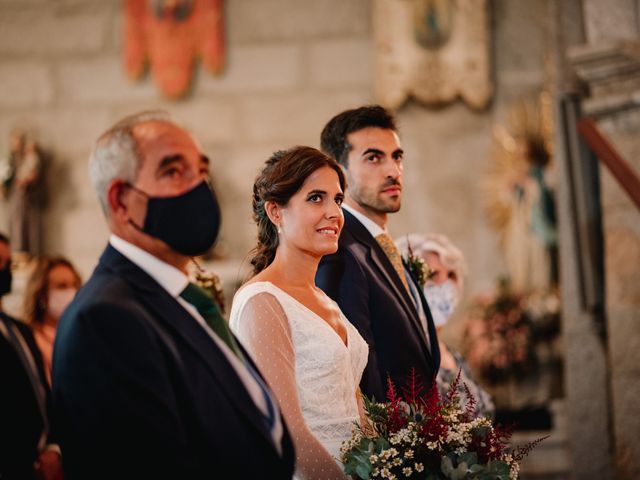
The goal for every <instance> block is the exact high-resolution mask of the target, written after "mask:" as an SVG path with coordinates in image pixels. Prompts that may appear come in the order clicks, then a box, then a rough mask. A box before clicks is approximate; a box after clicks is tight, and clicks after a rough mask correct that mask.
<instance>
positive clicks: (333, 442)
mask: <svg viewBox="0 0 640 480" xmlns="http://www.w3.org/2000/svg"><path fill="white" fill-rule="evenodd" d="M341 317H342V322H343V323H344V326H345V328H346V330H347V344H346V345H345V343H344V342H343V341H342V339H341V338H340V336H339V335H338V334H337V333H336V332H335V331H334V330H333V328H332V327H331V326H330V325H329V324H328V323H327V322H325V321H324V320H323V319H322V318H321V317H319V316H318V315H317V314H315V313H314V312H313V311H311V310H310V309H309V308H307V307H306V306H304V305H303V304H301V303H300V302H298V301H297V300H296V299H295V298H293V297H292V296H290V295H289V294H288V293H286V292H285V291H284V290H282V289H280V288H278V287H276V286H275V285H274V284H272V283H270V282H255V283H251V284H248V285H246V286H244V287H243V288H242V289H241V290H240V291H239V292H238V293H237V294H236V296H235V297H234V299H233V306H232V308H231V319H230V326H231V329H232V330H233V332H234V333H235V334H236V336H237V337H238V339H239V340H240V342H242V344H243V346H244V347H245V348H246V349H247V350H248V351H249V353H250V354H251V356H252V358H253V359H254V361H255V362H256V364H257V365H258V367H259V369H260V371H261V372H262V373H263V375H264V376H265V378H266V379H267V381H268V383H269V384H270V386H271V388H272V389H273V391H274V393H275V394H276V396H277V397H278V400H279V402H280V405H281V408H282V411H283V412H284V413H285V420H286V422H287V426H288V427H289V430H290V431H291V432H292V434H293V436H294V438H295V439H296V445H295V446H296V454H297V462H296V464H297V468H296V472H297V474H296V478H301V477H303V476H304V477H305V478H314V479H320V478H327V479H328V478H333V479H335V478H344V477H343V474H342V473H341V468H340V467H339V466H338V464H337V463H336V461H339V460H338V459H339V457H340V453H339V452H340V446H341V444H342V442H343V441H344V440H346V439H348V438H350V437H351V432H352V428H353V425H354V422H356V421H358V420H359V414H358V402H357V400H356V398H357V397H356V395H357V389H358V385H359V383H360V377H361V376H362V372H363V370H364V368H365V366H366V363H367V358H368V353H369V347H368V345H367V343H366V342H365V341H364V340H363V338H362V337H361V336H360V334H359V333H358V331H357V330H356V329H355V327H353V325H351V323H349V321H347V319H346V318H345V317H344V315H342V314H341ZM323 447H324V449H326V451H328V452H329V453H330V455H331V456H332V457H333V460H331V457H329V456H328V455H327V454H326V451H323ZM323 459H327V461H323ZM301 472H304V473H301ZM337 475H339V476H337Z"/></svg>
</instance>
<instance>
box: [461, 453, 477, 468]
mask: <svg viewBox="0 0 640 480" xmlns="http://www.w3.org/2000/svg"><path fill="white" fill-rule="evenodd" d="M458 461H459V462H465V463H466V464H467V465H474V464H476V463H478V455H477V454H476V452H465V453H461V454H460V456H459V457H458Z"/></svg>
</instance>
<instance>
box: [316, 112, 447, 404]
mask: <svg viewBox="0 0 640 480" xmlns="http://www.w3.org/2000/svg"><path fill="white" fill-rule="evenodd" d="M321 147H322V149H323V150H324V151H325V152H326V153H328V154H329V155H331V156H333V157H334V158H335V159H336V160H337V161H338V162H339V163H340V165H341V166H342V168H343V169H344V171H345V174H346V177H347V185H348V188H347V191H346V195H345V200H344V203H343V205H342V206H343V209H344V219H345V224H344V229H343V230H342V235H341V237H340V243H339V248H338V251H337V252H336V253H335V254H333V255H329V256H326V257H324V258H323V259H322V261H321V262H320V266H319V268H318V273H317V275H316V283H317V285H318V286H319V287H320V288H322V289H323V290H324V291H325V292H326V293H327V294H328V295H329V296H330V297H331V298H333V299H334V300H336V301H337V302H338V304H339V306H340V308H341V309H342V311H343V312H344V314H345V315H346V317H347V318H348V319H349V320H350V321H351V323H353V324H354V325H355V326H356V328H357V329H358V331H359V332H360V334H361V335H362V336H363V337H364V339H365V340H366V341H367V343H368V344H369V362H368V364H367V368H366V370H365V372H364V374H363V377H362V382H361V384H360V386H361V388H362V391H363V393H365V394H366V395H367V396H374V397H375V398H376V399H377V400H379V401H383V400H384V399H386V392H387V378H391V379H392V380H393V382H394V383H395V385H396V386H397V387H398V388H400V387H403V386H404V385H405V383H406V381H407V377H408V375H409V374H410V372H411V370H412V369H415V372H416V373H417V374H418V376H419V378H420V380H421V381H422V382H423V384H424V385H425V387H427V388H428V387H430V386H431V384H432V381H433V380H434V378H435V375H436V373H437V372H438V368H439V366H440V350H439V348H438V340H437V338H436V331H435V327H434V325H433V319H432V317H431V312H430V311H429V306H428V305H427V302H426V301H425V298H424V295H423V292H422V288H421V287H420V286H419V285H418V284H417V282H416V281H415V278H414V277H413V275H412V274H411V273H410V272H409V271H408V269H407V268H406V265H405V264H404V262H403V260H402V258H401V257H400V253H399V251H398V249H397V247H396V246H395V244H394V243H393V240H392V239H391V237H390V235H389V233H388V232H387V215H388V214H389V213H394V212H397V211H398V210H400V204H401V199H402V173H403V164H402V157H403V151H402V148H400V141H399V139H398V135H397V131H396V126H395V120H394V118H393V117H392V116H391V114H390V113H389V112H387V111H386V110H385V109H384V108H382V107H380V106H377V105H375V106H366V107H360V108H356V109H353V110H347V111H345V112H342V113H340V114H339V115H336V116H335V117H334V118H332V119H331V120H330V121H329V123H327V125H326V126H325V127H324V130H323V131H322V135H321Z"/></svg>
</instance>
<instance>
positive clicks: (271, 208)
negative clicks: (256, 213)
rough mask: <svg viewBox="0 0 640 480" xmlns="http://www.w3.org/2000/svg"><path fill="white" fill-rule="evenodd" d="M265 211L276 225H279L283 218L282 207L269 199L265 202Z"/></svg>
mask: <svg viewBox="0 0 640 480" xmlns="http://www.w3.org/2000/svg"><path fill="white" fill-rule="evenodd" d="M264 211H265V212H266V214H267V217H269V220H271V223H273V224H274V225H279V224H280V221H281V220H282V207H280V205H278V204H277V203H276V202H274V201H272V200H269V201H267V202H265V203H264Z"/></svg>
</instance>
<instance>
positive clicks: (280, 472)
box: [53, 246, 294, 480]
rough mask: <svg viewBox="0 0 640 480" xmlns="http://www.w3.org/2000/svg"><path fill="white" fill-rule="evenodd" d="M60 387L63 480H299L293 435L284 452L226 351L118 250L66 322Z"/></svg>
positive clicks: (58, 358) (57, 354) (103, 262)
mask: <svg viewBox="0 0 640 480" xmlns="http://www.w3.org/2000/svg"><path fill="white" fill-rule="evenodd" d="M256 371H257V369H256ZM53 385H54V388H53V409H54V421H55V422H56V426H57V428H58V433H59V439H60V444H61V448H62V458H63V466H64V469H65V479H66V480H73V479H88V478H91V479H114V478H136V479H139V478H189V479H204V478H207V479H210V478H274V479H290V478H291V476H292V473H293V467H294V453H293V447H292V443H291V439H290V437H289V434H288V432H287V430H286V426H285V432H284V436H283V440H282V452H283V453H282V455H280V454H278V452H277V450H276V448H275V446H274V445H273V442H272V440H271V436H270V433H269V430H268V427H267V426H266V425H265V422H264V420H263V416H262V414H261V413H260V411H259V410H258V409H257V407H256V406H255V404H254V403H253V401H252V400H251V398H250V396H249V394H248V392H247V390H246V389H245V387H244V385H243V384H242V382H241V380H240V379H239V377H238V376H237V374H236V373H235V371H234V370H233V367H232V366H231V365H230V364H229V362H228V360H227V359H226V357H225V356H224V353H223V352H222V351H221V350H220V349H219V348H218V347H217V345H216V344H215V343H214V342H212V340H211V338H210V337H209V336H208V334H207V332H206V331H205V330H204V329H203V328H202V327H201V326H200V325H199V324H198V323H197V321H196V320H195V319H194V318H193V317H192V316H191V315H190V314H189V313H188V312H187V311H186V310H185V309H184V308H183V307H182V306H181V305H180V304H179V303H178V302H177V301H176V300H175V299H174V298H173V297H172V296H171V295H169V294H168V293H167V292H166V290H164V289H163V288H162V287H161V286H160V285H158V283H157V282H156V281H155V280H153V279H152V278H151V277H150V276H149V275H148V274H146V273H145V272H144V271H143V270H141V269H140V268H139V267H137V266H136V265H135V264H133V263H132V262H131V261H129V260H128V259H127V258H126V257H124V256H123V255H122V254H120V253H119V252H118V251H117V250H115V249H114V248H113V247H111V246H109V247H107V249H106V250H105V252H104V253H103V255H102V257H101V259H100V263H99V265H98V267H97V268H96V270H95V271H94V273H93V275H92V277H91V278H90V280H89V282H88V283H87V284H86V285H85V286H84V287H83V288H82V289H81V290H80V291H79V292H78V294H77V296H76V298H75V299H74V301H73V303H72V304H71V305H70V306H69V308H68V309H67V310H66V311H65V313H64V315H63V317H62V319H61V321H60V325H59V327H58V331H57V336H56V344H55V350H54V360H53ZM283 424H284V420H283Z"/></svg>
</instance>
